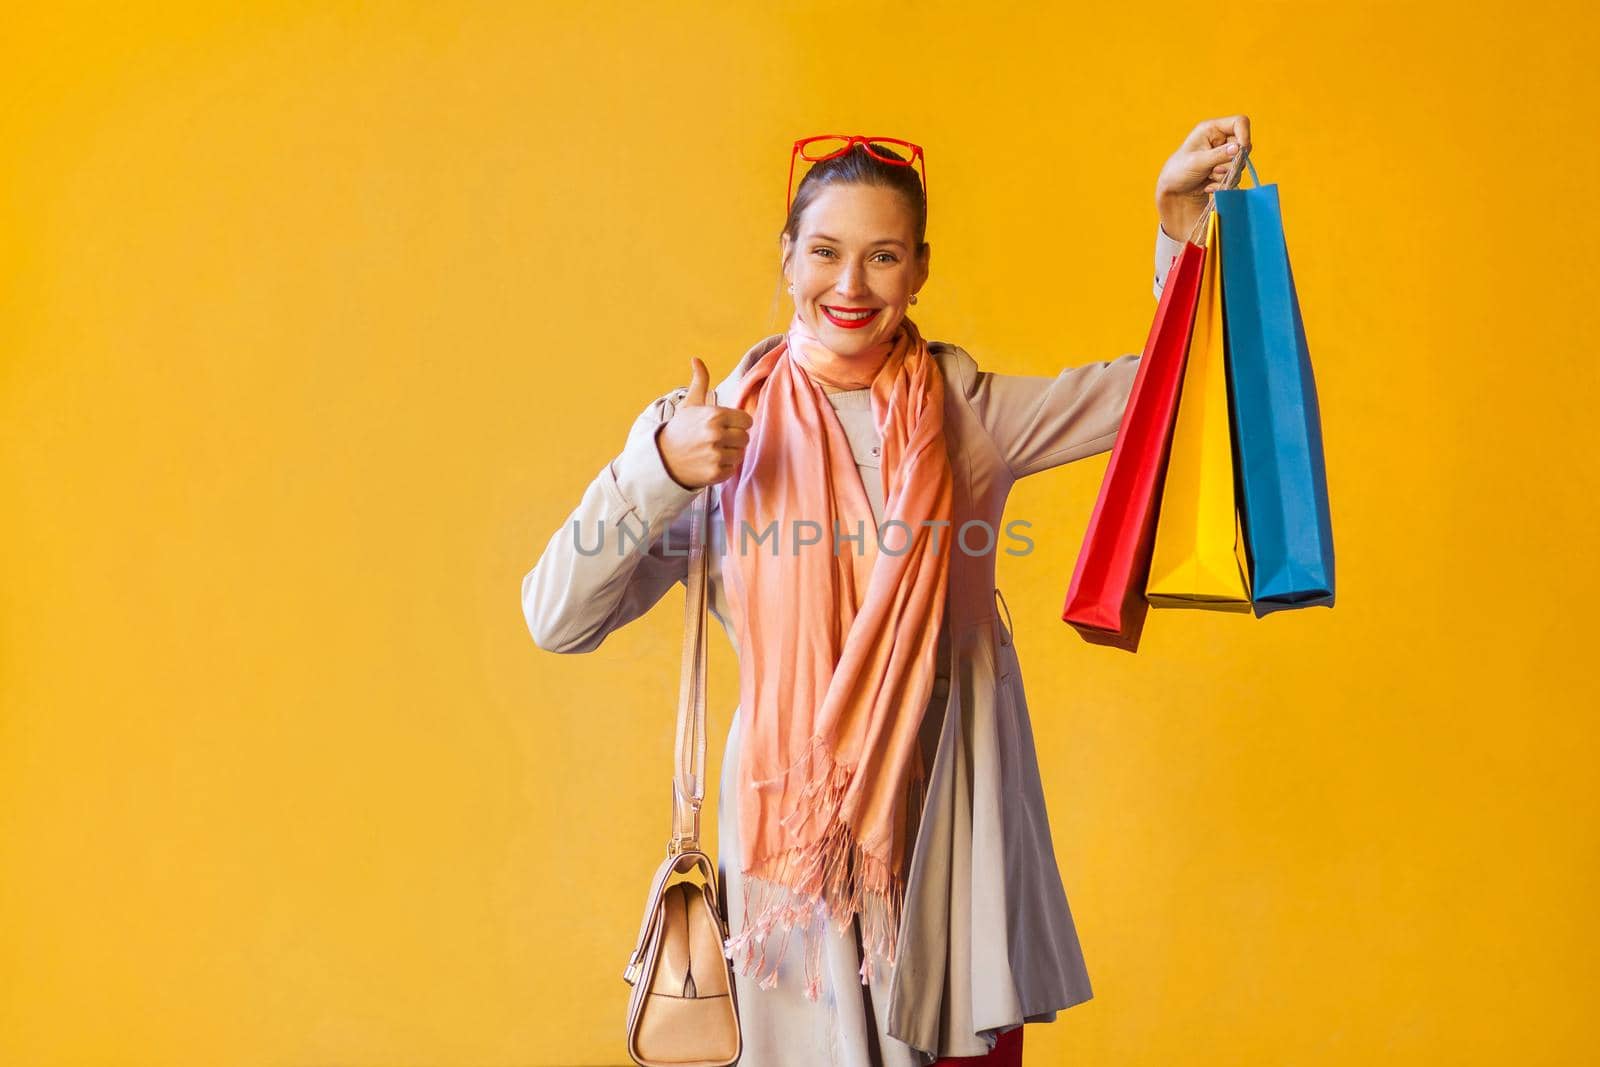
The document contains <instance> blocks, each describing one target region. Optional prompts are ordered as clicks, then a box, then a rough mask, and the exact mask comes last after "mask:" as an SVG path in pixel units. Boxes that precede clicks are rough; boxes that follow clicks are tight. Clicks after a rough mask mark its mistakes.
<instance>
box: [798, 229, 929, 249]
mask: <svg viewBox="0 0 1600 1067" xmlns="http://www.w3.org/2000/svg"><path fill="white" fill-rule="evenodd" d="M811 239H812V240H813V241H832V242H833V243H834V244H836V245H842V244H844V242H843V241H841V240H839V238H837V237H829V236H828V235H827V234H825V233H814V234H812V235H811ZM872 243H873V244H875V245H899V246H900V247H901V248H902V249H903V248H905V246H906V243H905V242H904V241H900V240H897V239H895V238H893V237H880V238H878V239H877V240H876V241H873V242H872Z"/></svg>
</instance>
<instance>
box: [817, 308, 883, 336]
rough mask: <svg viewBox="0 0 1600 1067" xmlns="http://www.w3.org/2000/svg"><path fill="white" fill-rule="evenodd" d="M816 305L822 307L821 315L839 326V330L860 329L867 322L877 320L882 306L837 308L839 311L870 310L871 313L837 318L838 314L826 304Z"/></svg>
mask: <svg viewBox="0 0 1600 1067" xmlns="http://www.w3.org/2000/svg"><path fill="white" fill-rule="evenodd" d="M818 306H819V307H821V308H822V314H823V316H824V317H826V318H827V320H828V321H829V322H831V323H833V324H834V325H835V326H837V327H839V329H841V330H859V329H861V327H863V326H866V325H867V324H869V323H872V322H875V321H877V318H878V312H880V311H882V310H883V309H882V308H839V309H838V310H840V311H870V312H872V314H870V315H867V316H864V317H863V318H859V319H841V318H839V316H837V315H835V314H834V313H833V309H831V308H829V307H828V306H827V305H825V304H823V305H818Z"/></svg>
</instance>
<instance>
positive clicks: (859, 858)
mask: <svg viewBox="0 0 1600 1067" xmlns="http://www.w3.org/2000/svg"><path fill="white" fill-rule="evenodd" d="M814 754H815V755H817V756H820V757H821V758H822V759H823V760H826V758H827V757H826V754H825V753H824V752H822V751H821V750H817V751H816V752H815V753H814ZM853 770H854V768H851V767H846V766H843V765H839V766H835V767H833V768H832V769H831V770H830V771H828V772H827V773H824V774H822V775H819V776H817V777H816V778H814V779H813V780H812V781H811V782H810V783H809V784H808V785H807V786H806V788H805V790H804V792H803V793H802V796H806V797H811V796H815V795H817V794H819V793H820V794H822V796H823V800H822V803H821V805H820V806H821V808H822V810H823V811H826V812H828V813H830V814H829V815H828V829H827V831H826V832H825V833H824V834H823V835H822V836H821V837H819V838H817V839H816V840H815V841H812V842H810V843H809V844H805V845H801V846H797V847H795V848H792V849H789V850H788V851H787V852H784V853H781V854H779V855H778V856H777V857H775V858H769V859H768V860H766V861H763V862H761V863H758V864H757V865H756V867H755V868H754V869H753V870H752V871H749V872H746V877H745V894H746V898H745V921H744V928H743V929H742V930H741V931H740V932H739V934H737V935H736V936H734V937H731V938H729V939H728V940H727V941H726V942H725V943H724V945H723V948H724V950H725V952H724V954H725V955H726V956H727V958H728V959H730V960H733V961H735V966H736V968H737V969H738V970H739V972H740V973H741V974H743V975H744V976H745V977H746V978H753V977H755V976H756V975H757V974H759V973H760V972H761V971H762V970H763V969H764V968H766V967H767V956H768V951H767V950H768V948H769V947H774V949H775V951H774V952H773V953H772V955H773V956H775V960H774V961H773V963H772V966H771V969H770V970H769V971H767V973H766V974H765V975H763V976H762V977H761V979H760V981H759V982H758V983H757V987H758V988H760V989H773V988H775V987H776V986H777V984H778V968H779V966H780V965H781V964H782V962H783V959H784V956H785V953H786V950H787V948H788V944H789V935H790V934H791V933H792V932H793V931H794V929H795V928H797V927H798V928H799V929H800V931H801V935H802V937H803V939H804V950H803V953H802V955H803V959H804V967H805V995H806V999H807V1000H811V1001H815V1000H817V999H819V997H820V996H821V991H822V939H823V937H824V936H825V934H826V930H825V924H826V922H827V921H828V919H829V917H830V916H831V917H832V919H833V923H834V928H835V929H836V930H838V931H839V932H840V933H843V932H844V931H845V930H846V929H848V927H849V924H850V919H851V916H852V915H856V916H859V917H860V920H861V941H862V953H861V954H862V956H863V957H864V959H863V962H862V964H861V970H860V971H859V972H858V973H859V975H860V978H861V984H862V985H868V984H870V982H871V980H872V977H873V974H874V973H875V972H874V968H873V958H874V956H880V957H883V958H885V959H886V960H887V961H888V964H889V966H891V967H893V966H894V962H895V953H896V940H897V934H898V931H899V928H900V912H901V908H902V907H903V905H904V902H905V886H904V883H903V880H902V879H900V878H896V877H894V875H893V874H892V873H891V872H890V870H889V865H888V864H887V863H885V862H884V861H883V860H882V859H880V858H878V857H877V856H874V855H872V854H871V853H869V852H867V851H866V850H865V849H863V848H862V847H861V845H860V843H859V842H857V841H856V840H855V837H854V835H853V834H852V833H851V830H850V827H849V826H848V825H847V824H846V823H845V822H844V820H843V819H841V818H840V817H839V810H840V807H841V806H842V804H843V800H844V793H845V790H846V789H847V788H848V787H849V785H850V782H851V778H852V772H853ZM813 810H814V809H812V808H810V807H806V806H801V807H797V808H796V809H795V810H794V811H793V812H790V813H789V815H787V816H785V818H784V820H783V822H784V823H785V825H788V824H789V823H790V822H791V821H800V820H803V819H804V818H806V817H807V816H809V815H811V814H813ZM774 934H776V937H774V936H773V935H774ZM769 938H773V940H775V941H776V942H777V943H776V945H775V946H773V945H772V944H771V942H770V941H769ZM757 947H759V954H757Z"/></svg>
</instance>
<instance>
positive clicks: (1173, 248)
mask: <svg viewBox="0 0 1600 1067" xmlns="http://www.w3.org/2000/svg"><path fill="white" fill-rule="evenodd" d="M1182 251H1183V242H1182V241H1179V240H1174V239H1173V238H1171V237H1168V236H1167V231H1166V230H1165V229H1164V228H1163V227H1162V225H1161V223H1159V222H1158V223H1156V290H1155V292H1156V299H1157V300H1160V299H1161V290H1162V289H1163V288H1165V287H1166V284H1167V272H1168V271H1170V270H1171V269H1172V261H1173V260H1175V259H1177V258H1178V255H1179V253H1181V252H1182Z"/></svg>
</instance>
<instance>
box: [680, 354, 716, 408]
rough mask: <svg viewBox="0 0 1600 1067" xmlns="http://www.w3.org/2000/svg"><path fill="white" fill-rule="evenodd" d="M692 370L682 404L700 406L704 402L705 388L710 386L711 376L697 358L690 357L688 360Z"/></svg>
mask: <svg viewBox="0 0 1600 1067" xmlns="http://www.w3.org/2000/svg"><path fill="white" fill-rule="evenodd" d="M689 366H690V367H691V368H692V370H691V372H690V375H689V395H688V396H686V397H684V398H683V403H684V404H685V405H686V406H688V405H695V406H698V405H701V404H704V403H705V402H706V386H707V385H708V384H710V381H711V375H710V373H709V372H708V371H707V370H706V365H705V364H704V363H702V362H700V357H699V356H692V357H690V360H689Z"/></svg>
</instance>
